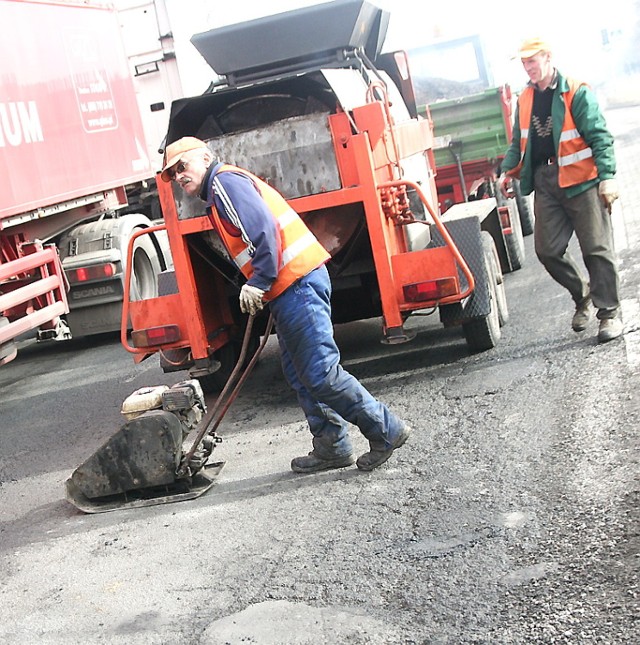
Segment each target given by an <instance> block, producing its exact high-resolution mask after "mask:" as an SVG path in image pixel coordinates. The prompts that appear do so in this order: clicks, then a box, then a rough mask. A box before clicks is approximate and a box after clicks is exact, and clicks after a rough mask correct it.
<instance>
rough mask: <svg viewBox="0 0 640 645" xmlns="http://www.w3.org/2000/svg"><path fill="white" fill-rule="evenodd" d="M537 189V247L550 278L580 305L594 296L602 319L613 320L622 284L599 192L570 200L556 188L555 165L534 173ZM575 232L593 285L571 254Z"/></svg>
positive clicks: (536, 249) (608, 223) (535, 228)
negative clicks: (570, 247)
mask: <svg viewBox="0 0 640 645" xmlns="http://www.w3.org/2000/svg"><path fill="white" fill-rule="evenodd" d="M534 189H535V198H534V213H535V225H534V244H535V251H536V255H537V256H538V259H539V260H540V262H542V264H543V266H544V268H545V269H546V270H547V271H548V272H549V274H550V275H551V277H552V278H553V279H554V280H555V281H556V282H558V283H559V284H560V285H562V286H563V287H564V288H565V289H567V290H568V291H569V293H570V294H571V297H572V298H573V300H574V302H575V303H576V304H578V303H579V302H580V301H581V300H583V299H584V298H585V297H586V296H587V295H589V294H590V295H591V300H592V302H593V304H594V306H595V307H596V308H597V309H598V314H597V316H598V318H600V319H602V318H613V317H615V316H616V315H617V313H618V308H619V306H620V298H619V290H620V278H619V276H618V267H617V259H616V254H615V250H614V247H613V227H612V225H611V216H610V215H609V213H608V212H607V210H606V209H605V208H604V206H603V205H602V202H601V200H600V196H599V195H598V189H597V187H593V188H590V189H589V190H587V191H585V192H583V193H580V194H579V195H576V196H575V197H567V196H566V195H565V191H564V190H563V189H562V188H560V186H558V166H557V164H551V165H544V166H540V167H538V168H537V169H536V171H535V175H534ZM574 232H575V234H576V237H577V238H578V243H579V244H580V250H581V251H582V258H583V260H584V264H585V266H586V268H587V271H588V273H589V282H587V281H586V280H585V279H584V278H583V277H582V274H581V271H580V269H579V268H578V266H577V264H576V263H575V261H574V259H573V258H572V256H571V254H570V253H569V251H568V250H567V247H568V245H569V241H570V240H571V236H572V235H573V233H574Z"/></svg>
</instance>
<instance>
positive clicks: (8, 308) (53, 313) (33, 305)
mask: <svg viewBox="0 0 640 645" xmlns="http://www.w3.org/2000/svg"><path fill="white" fill-rule="evenodd" d="M67 290H68V284H67V282H66V279H65V276H64V271H63V269H62V265H61V264H60V258H59V257H58V252H57V250H56V249H55V248H53V247H49V248H44V249H42V250H39V251H35V252H34V253H30V254H29V255H26V256H24V257H21V258H18V259H17V260H13V261H11V262H7V263H5V264H0V294H1V295H0V315H6V317H7V318H8V319H9V324H8V325H5V326H3V327H0V345H1V344H3V343H6V342H8V341H11V340H13V339H14V338H16V337H17V336H20V334H23V333H25V332H27V331H29V330H30V329H36V328H38V327H40V326H42V325H45V324H47V323H56V322H57V319H58V318H59V317H60V316H62V315H63V314H66V313H69V305H68V302H67V293H66V292H67ZM2 291H4V292H5V293H2ZM42 305H44V306H42ZM16 311H20V312H22V313H21V314H16V313H15V312H16Z"/></svg>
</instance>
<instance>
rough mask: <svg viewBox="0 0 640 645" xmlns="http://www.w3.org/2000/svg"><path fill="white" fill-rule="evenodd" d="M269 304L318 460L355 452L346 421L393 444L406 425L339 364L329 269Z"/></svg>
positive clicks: (384, 445) (382, 444)
mask: <svg viewBox="0 0 640 645" xmlns="http://www.w3.org/2000/svg"><path fill="white" fill-rule="evenodd" d="M269 308H270V309H271V313H272V314H273V319H274V323H275V328H276V332H277V335H278V343H279V345H280V354H281V360H282V370H283V372H284V375H285V378H286V379H287V381H288V383H289V385H291V387H292V388H293V389H294V390H295V392H296V394H297V396H298V402H299V403H300V406H301V407H302V410H303V411H304V414H305V416H306V418H307V421H308V423H309V429H310V430H311V434H312V435H313V449H314V452H315V453H316V454H317V455H318V456H319V457H320V458H330V457H335V456H344V455H348V454H351V452H352V447H351V440H350V439H349V432H348V426H347V422H349V423H353V424H354V425H356V426H358V428H359V429H360V431H361V432H362V434H363V435H364V436H365V437H366V438H367V439H368V440H369V442H370V443H372V444H374V445H375V446H376V448H378V449H382V450H385V449H389V448H391V447H392V445H393V443H394V442H395V440H396V438H397V437H398V435H399V433H400V432H401V431H402V429H403V427H404V424H403V423H402V421H400V419H398V417H396V416H395V415H394V414H393V413H392V412H391V411H390V410H389V409H388V408H387V407H386V406H385V405H384V404H383V403H381V402H380V401H378V400H377V399H375V398H374V397H373V396H372V395H371V394H370V393H369V392H368V391H367V390H366V389H365V388H364V386H363V385H362V384H361V383H360V382H359V381H358V380H357V379H356V378H355V377H354V376H352V375H351V374H349V373H348V372H347V371H345V370H344V369H343V368H342V367H341V365H340V352H339V350H338V347H337V345H336V343H335V340H334V337H333V324H332V322H331V282H330V279H329V274H328V272H327V269H326V267H325V266H321V267H319V268H318V269H315V270H314V271H312V272H311V273H309V274H308V275H306V276H305V277H304V278H302V279H301V280H298V281H297V282H296V283H295V284H293V285H292V286H291V287H289V288H288V289H287V290H286V291H285V292H284V293H282V294H281V295H280V296H278V297H277V298H276V299H275V300H273V301H272V302H271V303H269Z"/></svg>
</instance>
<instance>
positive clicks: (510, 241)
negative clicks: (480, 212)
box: [504, 199, 525, 271]
mask: <svg viewBox="0 0 640 645" xmlns="http://www.w3.org/2000/svg"><path fill="white" fill-rule="evenodd" d="M509 201H510V202H511V203H510V204H508V207H509V210H510V215H511V235H506V236H505V238H504V245H505V249H506V251H507V257H508V258H509V264H510V265H511V271H518V270H519V269H521V268H522V265H523V264H524V257H525V249H524V237H523V235H522V225H521V224H520V216H519V215H518V209H517V206H516V204H515V200H513V199H511V200H509ZM514 215H515V217H514Z"/></svg>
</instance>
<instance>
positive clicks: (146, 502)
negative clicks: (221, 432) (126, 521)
mask: <svg viewBox="0 0 640 645" xmlns="http://www.w3.org/2000/svg"><path fill="white" fill-rule="evenodd" d="M224 464H225V462H224V461H217V462H213V463H211V464H208V465H206V466H205V467H204V468H203V469H202V470H201V471H200V472H199V473H198V474H196V475H194V477H193V479H192V481H191V485H190V486H188V485H187V484H186V482H177V483H176V484H174V485H173V486H161V487H157V488H152V489H141V490H134V491H129V492H128V493H125V494H122V495H109V496H108V497H97V498H94V499H89V498H88V497H87V496H86V495H85V494H84V493H82V492H81V491H80V490H79V489H78V487H77V486H76V485H75V484H74V483H73V481H72V479H71V478H69V479H67V481H66V489H67V500H68V501H69V502H71V504H73V505H74V506H75V507H76V508H78V509H80V510H81V511H83V512H84V513H106V512H107V511H118V510H121V509H125V508H141V507H143V506H154V505H156V504H170V503H172V502H182V501H185V500H189V499H195V498H196V497H200V496H201V495H203V494H204V493H206V492H207V491H208V490H209V489H210V488H211V486H213V484H214V482H215V479H216V477H217V476H218V475H219V474H220V471H221V470H222V468H223V466H224Z"/></svg>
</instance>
